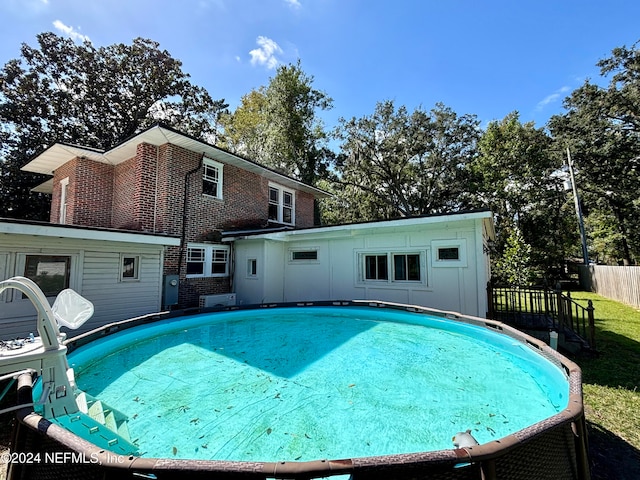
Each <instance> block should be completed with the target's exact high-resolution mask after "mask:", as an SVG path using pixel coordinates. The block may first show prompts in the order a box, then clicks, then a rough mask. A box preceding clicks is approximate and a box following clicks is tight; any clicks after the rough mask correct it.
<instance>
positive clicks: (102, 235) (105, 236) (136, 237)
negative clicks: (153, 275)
mask: <svg viewBox="0 0 640 480" xmlns="http://www.w3.org/2000/svg"><path fill="white" fill-rule="evenodd" d="M2 233H5V234H14V235H36V236H40V237H56V238H73V239H78V240H98V241H107V242H123V243H139V244H145V245H165V246H171V247H177V246H179V245H180V239H179V238H175V237H165V236H160V235H143V234H139V233H131V232H115V231H110V230H93V229H81V228H73V227H63V226H55V225H32V224H22V223H5V222H0V234H2Z"/></svg>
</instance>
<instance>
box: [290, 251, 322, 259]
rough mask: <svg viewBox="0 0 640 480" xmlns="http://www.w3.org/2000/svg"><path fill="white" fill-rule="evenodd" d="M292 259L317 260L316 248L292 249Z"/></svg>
mask: <svg viewBox="0 0 640 480" xmlns="http://www.w3.org/2000/svg"><path fill="white" fill-rule="evenodd" d="M291 260H292V261H305V260H307V261H309V260H311V261H314V260H318V250H292V251H291Z"/></svg>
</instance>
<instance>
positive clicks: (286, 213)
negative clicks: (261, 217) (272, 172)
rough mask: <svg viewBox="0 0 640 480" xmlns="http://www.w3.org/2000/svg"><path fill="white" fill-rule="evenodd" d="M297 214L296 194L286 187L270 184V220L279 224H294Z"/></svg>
mask: <svg viewBox="0 0 640 480" xmlns="http://www.w3.org/2000/svg"><path fill="white" fill-rule="evenodd" d="M294 212H295V193H294V192H293V190H288V189H286V188H284V187H281V186H279V185H275V184H269V220H271V221H273V222H278V223H288V224H293V223H294V222H295V219H294Z"/></svg>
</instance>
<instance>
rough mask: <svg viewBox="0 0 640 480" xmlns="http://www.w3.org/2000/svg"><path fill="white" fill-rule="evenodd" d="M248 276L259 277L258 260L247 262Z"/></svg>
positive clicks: (253, 259) (252, 259)
mask: <svg viewBox="0 0 640 480" xmlns="http://www.w3.org/2000/svg"><path fill="white" fill-rule="evenodd" d="M247 276H248V277H256V276H258V260H256V259H255V258H250V259H248V260H247Z"/></svg>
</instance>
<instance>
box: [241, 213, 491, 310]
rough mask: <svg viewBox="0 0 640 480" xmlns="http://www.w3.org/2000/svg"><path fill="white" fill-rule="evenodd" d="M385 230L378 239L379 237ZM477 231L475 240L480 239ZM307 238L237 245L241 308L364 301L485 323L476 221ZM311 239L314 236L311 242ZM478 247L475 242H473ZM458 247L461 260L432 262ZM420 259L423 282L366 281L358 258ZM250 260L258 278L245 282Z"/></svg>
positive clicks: (484, 278)
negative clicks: (298, 254) (307, 255)
mask: <svg viewBox="0 0 640 480" xmlns="http://www.w3.org/2000/svg"><path fill="white" fill-rule="evenodd" d="M380 232H383V233H380ZM478 232H479V234H478ZM323 236H326V233H318V234H317V235H315V236H314V235H313V234H309V235H307V236H305V238H304V239H300V240H298V239H296V237H295V236H290V237H288V239H287V241H279V242H277V241H270V240H267V241H265V240H260V239H251V238H248V239H246V240H238V241H236V242H235V252H236V253H235V255H236V261H237V264H238V265H239V266H240V267H238V269H237V271H236V276H235V278H234V285H235V289H236V292H237V299H238V302H239V303H240V304H252V303H263V302H296V301H314V300H316V301H318V300H353V299H369V300H373V299H375V300H384V301H390V302H398V303H404V304H415V305H423V306H428V307H431V308H436V309H442V310H451V311H456V312H460V313H464V314H468V315H476V316H481V317H484V316H485V314H486V294H485V293H484V292H485V290H484V289H485V288H486V282H487V281H488V271H487V270H486V261H485V258H484V257H486V255H485V254H484V253H483V250H482V243H483V234H482V221H481V220H473V219H471V220H467V221H463V222H443V223H442V224H436V225H430V226H429V227H424V226H422V227H419V228H413V229H411V228H407V229H405V230H403V231H398V230H397V229H395V230H392V231H389V230H387V231H386V232H385V230H384V229H383V228H380V231H379V232H377V231H376V230H375V229H372V230H367V231H360V232H359V231H353V232H349V233H348V234H342V235H341V236H336V237H334V238H323ZM314 237H315V238H314ZM478 242H479V244H478ZM448 243H451V244H452V245H453V244H455V245H460V246H461V247H462V248H463V250H464V255H465V258H464V262H458V263H455V262H454V263H453V264H446V263H444V262H439V261H438V260H437V259H436V258H435V252H436V251H437V248H438V246H443V245H447V244H448ZM294 250H316V251H317V252H318V259H317V261H316V260H312V261H306V260H305V261H294V260H292V258H291V252H292V251H294ZM385 252H396V253H416V252H418V253H420V255H421V270H422V272H423V273H424V274H425V275H426V278H424V277H423V282H372V281H364V280H363V279H362V278H361V271H362V265H361V263H360V262H361V260H362V258H361V255H362V254H367V253H369V254H372V253H385ZM249 258H256V259H257V260H258V271H259V275H258V276H257V278H248V276H247V275H246V270H247V267H246V264H247V261H248V259H249Z"/></svg>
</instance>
